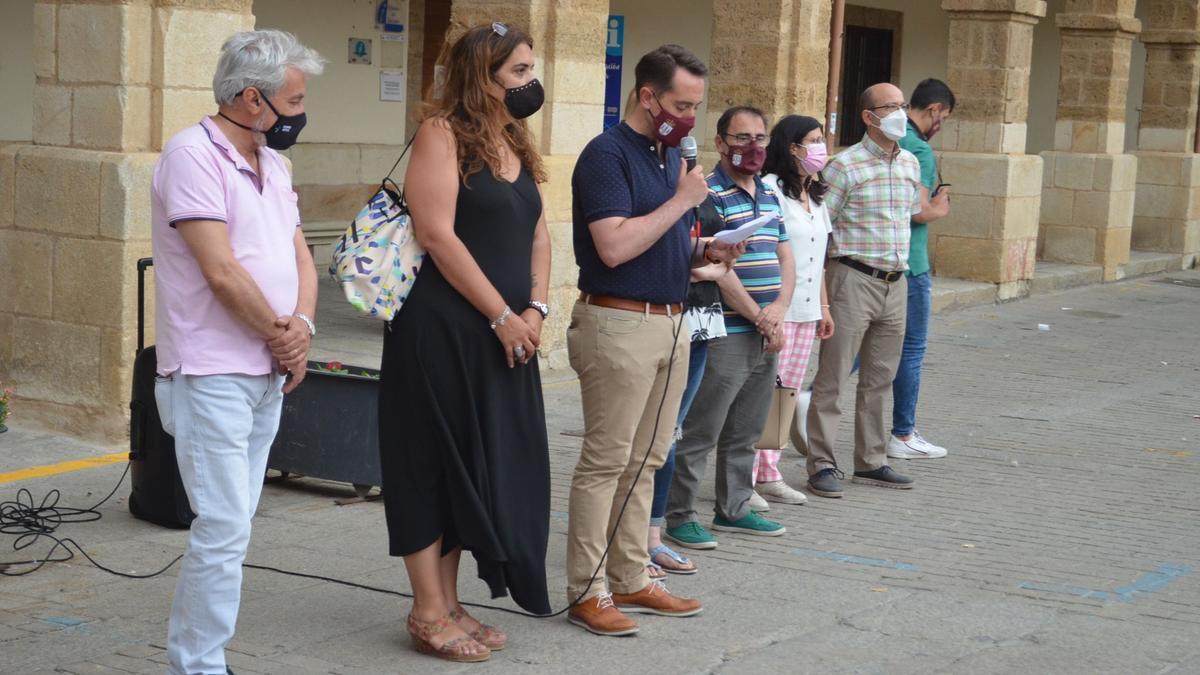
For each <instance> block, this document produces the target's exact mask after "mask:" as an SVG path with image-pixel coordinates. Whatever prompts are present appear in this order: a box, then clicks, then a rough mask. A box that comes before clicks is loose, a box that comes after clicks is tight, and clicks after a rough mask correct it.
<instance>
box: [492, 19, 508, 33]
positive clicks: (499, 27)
mask: <svg viewBox="0 0 1200 675" xmlns="http://www.w3.org/2000/svg"><path fill="white" fill-rule="evenodd" d="M492 32H493V33H495V34H496V35H499V36H500V37H504V36H505V35H508V26H506V25H505V24H502V23H500V22H499V21H493V22H492Z"/></svg>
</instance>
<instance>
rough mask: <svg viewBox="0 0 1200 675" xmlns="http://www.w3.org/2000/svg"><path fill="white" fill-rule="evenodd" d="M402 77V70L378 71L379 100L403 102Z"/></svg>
mask: <svg viewBox="0 0 1200 675" xmlns="http://www.w3.org/2000/svg"><path fill="white" fill-rule="evenodd" d="M404 79H405V78H404V71H403V70H381V71H379V100H380V101H396V102H399V103H403V102H404V100H405V87H404Z"/></svg>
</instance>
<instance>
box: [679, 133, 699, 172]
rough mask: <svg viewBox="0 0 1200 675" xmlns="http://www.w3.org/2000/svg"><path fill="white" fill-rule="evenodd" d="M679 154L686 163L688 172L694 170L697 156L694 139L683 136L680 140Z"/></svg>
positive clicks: (697, 151)
mask: <svg viewBox="0 0 1200 675" xmlns="http://www.w3.org/2000/svg"><path fill="white" fill-rule="evenodd" d="M679 154H681V155H683V159H684V160H685V161H687V170H688V171H691V170H692V169H694V168H696V156H697V155H698V154H699V150H698V149H697V148H696V139H695V138H693V137H691V136H684V137H683V138H682V139H680V141H679Z"/></svg>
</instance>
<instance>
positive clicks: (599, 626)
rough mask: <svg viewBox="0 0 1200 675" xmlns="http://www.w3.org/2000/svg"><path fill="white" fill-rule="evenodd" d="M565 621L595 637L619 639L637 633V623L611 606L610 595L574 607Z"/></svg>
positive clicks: (602, 594)
mask: <svg viewBox="0 0 1200 675" xmlns="http://www.w3.org/2000/svg"><path fill="white" fill-rule="evenodd" d="M567 621H570V622H571V623H573V624H575V625H576V626H579V627H580V628H583V629H584V630H586V631H588V632H589V633H595V634H596V635H608V636H612V637H619V636H621V635H633V634H634V633H636V632H638V625H637V622H636V621H634V620H633V619H631V618H629V617H627V616H625V615H624V614H622V613H621V610H619V609H617V608H616V607H614V606H613V601H612V593H601V594H600V595H597V596H594V597H591V598H588V599H587V600H584V601H583V602H581V603H579V604H578V605H575V606H574V607H572V608H571V609H570V611H568V612H567Z"/></svg>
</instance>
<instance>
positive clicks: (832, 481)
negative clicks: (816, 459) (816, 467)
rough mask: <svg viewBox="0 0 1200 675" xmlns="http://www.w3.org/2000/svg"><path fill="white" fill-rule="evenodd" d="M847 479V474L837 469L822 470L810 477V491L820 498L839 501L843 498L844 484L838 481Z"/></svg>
mask: <svg viewBox="0 0 1200 675" xmlns="http://www.w3.org/2000/svg"><path fill="white" fill-rule="evenodd" d="M845 477H846V474H844V473H842V472H841V471H839V470H837V469H821V470H820V471H818V472H817V473H816V475H814V476H809V477H808V491H809V492H811V493H813V494H814V495H817V496H818V497H831V498H834V499H837V498H839V497H841V496H842V484H841V482H839V480H838V479H839V478H845Z"/></svg>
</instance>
